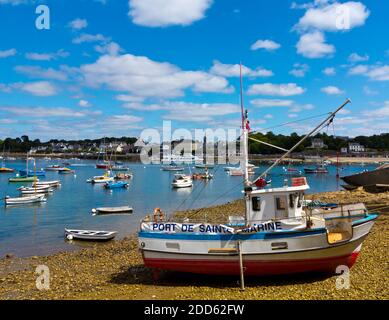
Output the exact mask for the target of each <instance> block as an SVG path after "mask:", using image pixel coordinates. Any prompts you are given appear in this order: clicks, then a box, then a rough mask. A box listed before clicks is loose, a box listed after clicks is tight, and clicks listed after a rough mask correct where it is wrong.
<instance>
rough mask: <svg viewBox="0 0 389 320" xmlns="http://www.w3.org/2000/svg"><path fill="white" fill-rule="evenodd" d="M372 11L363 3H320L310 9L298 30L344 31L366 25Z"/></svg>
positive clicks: (301, 20) (298, 25) (300, 22)
mask: <svg viewBox="0 0 389 320" xmlns="http://www.w3.org/2000/svg"><path fill="white" fill-rule="evenodd" d="M369 15H370V11H369V10H368V9H367V8H366V6H365V5H364V4H363V3H361V2H355V1H348V2H344V3H338V2H335V3H332V4H329V1H319V2H316V3H315V4H314V6H313V7H311V8H308V10H307V11H306V12H305V14H304V16H303V17H302V18H301V19H300V20H299V22H298V24H297V25H296V27H295V28H296V29H298V30H312V29H315V30H322V31H332V32H336V31H344V30H350V29H353V28H356V27H359V26H362V25H364V24H365V22H366V20H367V18H368V17H369Z"/></svg>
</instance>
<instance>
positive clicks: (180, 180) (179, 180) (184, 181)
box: [172, 174, 193, 188]
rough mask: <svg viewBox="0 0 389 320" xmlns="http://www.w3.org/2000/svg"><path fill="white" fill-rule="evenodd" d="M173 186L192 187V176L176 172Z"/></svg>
mask: <svg viewBox="0 0 389 320" xmlns="http://www.w3.org/2000/svg"><path fill="white" fill-rule="evenodd" d="M172 186H173V188H190V187H192V186H193V180H192V177H191V176H188V175H185V174H175V175H174V180H173V182H172Z"/></svg>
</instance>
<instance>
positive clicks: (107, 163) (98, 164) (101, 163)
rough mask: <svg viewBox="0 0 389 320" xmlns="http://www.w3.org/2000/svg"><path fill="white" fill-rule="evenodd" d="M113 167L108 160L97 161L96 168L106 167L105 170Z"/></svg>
mask: <svg viewBox="0 0 389 320" xmlns="http://www.w3.org/2000/svg"><path fill="white" fill-rule="evenodd" d="M111 168H112V165H111V163H110V162H108V161H104V162H100V163H96V169H104V170H109V169H111Z"/></svg>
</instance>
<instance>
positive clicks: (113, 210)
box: [92, 206, 134, 214]
mask: <svg viewBox="0 0 389 320" xmlns="http://www.w3.org/2000/svg"><path fill="white" fill-rule="evenodd" d="M133 211H134V210H133V209H132V208H131V207H130V206H123V207H105V208H96V209H92V213H94V214H130V213H133Z"/></svg>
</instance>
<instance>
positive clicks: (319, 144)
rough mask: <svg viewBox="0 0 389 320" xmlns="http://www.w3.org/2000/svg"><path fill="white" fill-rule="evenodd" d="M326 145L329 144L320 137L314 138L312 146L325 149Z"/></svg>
mask: <svg viewBox="0 0 389 320" xmlns="http://www.w3.org/2000/svg"><path fill="white" fill-rule="evenodd" d="M325 147H327V146H326V145H325V144H324V142H323V140H322V139H319V138H315V139H312V145H311V148H313V149H323V148H325Z"/></svg>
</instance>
